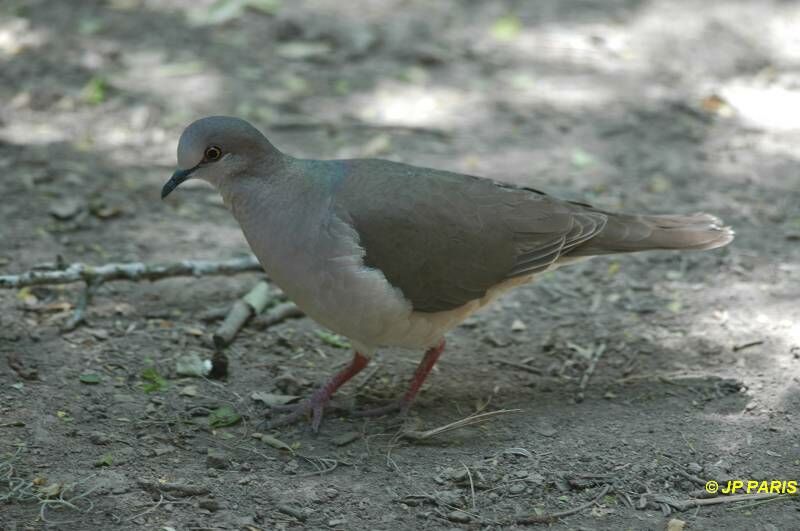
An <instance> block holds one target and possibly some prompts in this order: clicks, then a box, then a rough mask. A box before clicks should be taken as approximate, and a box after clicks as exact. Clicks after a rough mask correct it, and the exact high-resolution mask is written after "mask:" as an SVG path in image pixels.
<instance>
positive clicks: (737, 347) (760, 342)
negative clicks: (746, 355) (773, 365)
mask: <svg viewBox="0 0 800 531" xmlns="http://www.w3.org/2000/svg"><path fill="white" fill-rule="evenodd" d="M763 344H764V340H763V339H758V340H756V341H750V342H749V343H744V344H742V345H734V346H733V351H734V352H739V351H740V350H744V349H746V348H750V347H757V346H758V345H763Z"/></svg>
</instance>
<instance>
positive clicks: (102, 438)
mask: <svg viewBox="0 0 800 531" xmlns="http://www.w3.org/2000/svg"><path fill="white" fill-rule="evenodd" d="M89 440H90V441H92V444H97V445H105V444H111V437H109V436H108V435H107V434H105V433H103V432H102V431H93V432H91V433H90V434H89Z"/></svg>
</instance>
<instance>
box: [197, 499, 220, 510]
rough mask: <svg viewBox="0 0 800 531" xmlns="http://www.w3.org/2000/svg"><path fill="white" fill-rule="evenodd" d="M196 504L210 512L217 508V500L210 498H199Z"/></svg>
mask: <svg viewBox="0 0 800 531" xmlns="http://www.w3.org/2000/svg"><path fill="white" fill-rule="evenodd" d="M197 506H198V507H199V508H201V509H205V510H207V511H211V512H212V513H213V512H215V511H218V510H219V502H218V501H217V500H214V499H211V498H206V499H204V500H200V501H199V502H197Z"/></svg>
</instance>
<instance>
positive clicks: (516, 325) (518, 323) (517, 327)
mask: <svg viewBox="0 0 800 531" xmlns="http://www.w3.org/2000/svg"><path fill="white" fill-rule="evenodd" d="M527 329H528V327H527V326H526V325H525V323H523V322H522V320H521V319H514V322H513V323H511V331H512V332H522V331H523V330H527Z"/></svg>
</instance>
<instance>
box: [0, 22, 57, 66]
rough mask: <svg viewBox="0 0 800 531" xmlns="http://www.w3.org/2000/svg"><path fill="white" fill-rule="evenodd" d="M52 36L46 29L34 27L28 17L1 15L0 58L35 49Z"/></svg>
mask: <svg viewBox="0 0 800 531" xmlns="http://www.w3.org/2000/svg"><path fill="white" fill-rule="evenodd" d="M51 38H52V36H51V34H50V32H49V31H47V30H46V29H42V28H32V27H31V23H30V21H29V20H28V19H25V18H19V17H8V18H2V17H0V58H9V57H13V56H15V55H17V54H19V53H21V52H24V51H27V50H30V51H35V50H36V49H38V48H41V47H42V46H44V45H45V44H47V43H48V42H49V41H50V40H51Z"/></svg>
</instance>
